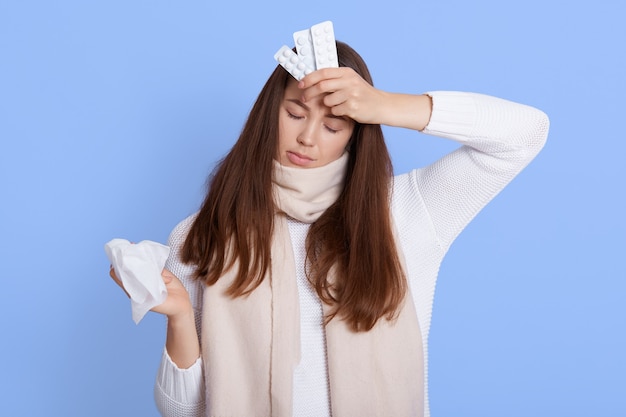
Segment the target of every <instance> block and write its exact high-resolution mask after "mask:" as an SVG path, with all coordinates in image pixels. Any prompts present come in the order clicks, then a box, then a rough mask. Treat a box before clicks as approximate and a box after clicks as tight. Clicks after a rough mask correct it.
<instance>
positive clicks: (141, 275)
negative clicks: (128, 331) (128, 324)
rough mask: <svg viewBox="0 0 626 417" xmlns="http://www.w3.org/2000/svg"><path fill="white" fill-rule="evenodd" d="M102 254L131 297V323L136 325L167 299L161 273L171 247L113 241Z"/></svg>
mask: <svg viewBox="0 0 626 417" xmlns="http://www.w3.org/2000/svg"><path fill="white" fill-rule="evenodd" d="M104 251H105V252H106V254H107V257H108V258H109V261H110V262H111V265H113V268H114V269H115V273H116V274H117V276H118V277H119V278H120V280H121V281H122V285H123V286H124V289H125V290H126V292H127V293H128V295H129V296H130V305H131V309H132V315H133V321H134V322H135V324H138V323H139V322H140V321H141V319H143V316H145V315H146V313H147V312H148V311H150V309H151V308H152V307H155V306H158V305H159V304H161V303H163V301H165V299H166V298H167V289H166V288H165V283H164V282H163V278H162V277H161V272H162V271H163V267H164V266H165V261H166V260H167V257H168V256H169V254H170V248H169V247H168V246H165V245H162V244H160V243H157V242H153V241H150V240H143V241H141V242H139V243H134V244H133V243H130V242H129V241H128V240H126V239H113V240H111V241H109V242H108V243H106V244H105V245H104Z"/></svg>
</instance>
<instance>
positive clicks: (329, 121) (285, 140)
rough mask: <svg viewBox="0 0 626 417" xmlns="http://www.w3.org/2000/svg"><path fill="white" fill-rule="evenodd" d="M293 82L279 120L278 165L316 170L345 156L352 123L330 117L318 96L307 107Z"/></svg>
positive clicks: (352, 127)
mask: <svg viewBox="0 0 626 417" xmlns="http://www.w3.org/2000/svg"><path fill="white" fill-rule="evenodd" d="M301 98H302V90H300V89H299V88H298V85H297V83H296V81H295V80H289V81H288V83H287V88H286V90H285V96H284V97H283V102H282V104H281V106H280V109H279V111H280V114H279V117H278V156H277V158H276V159H277V160H278V162H280V163H281V165H285V166H290V167H296V168H317V167H321V166H324V165H326V164H329V163H331V162H333V161H335V160H337V159H339V157H340V156H341V155H342V154H343V153H344V151H345V148H346V146H347V144H348V141H349V140H350V136H351V135H352V130H353V129H354V121H353V120H352V119H349V118H346V117H337V116H333V114H332V113H331V112H330V107H326V106H325V105H324V103H323V102H322V100H323V98H324V96H322V95H320V96H318V97H315V98H313V99H311V100H308V101H307V102H306V103H303V102H302V101H301Z"/></svg>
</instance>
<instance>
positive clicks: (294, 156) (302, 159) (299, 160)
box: [287, 151, 315, 166]
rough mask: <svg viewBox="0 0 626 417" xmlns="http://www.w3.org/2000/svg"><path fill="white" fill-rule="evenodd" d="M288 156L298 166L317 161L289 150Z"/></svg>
mask: <svg viewBox="0 0 626 417" xmlns="http://www.w3.org/2000/svg"><path fill="white" fill-rule="evenodd" d="M287 158H288V159H289V162H291V163H292V164H294V165H298V166H307V165H310V164H312V163H313V162H315V160H314V159H313V158H311V157H308V156H306V155H303V154H301V153H298V152H292V151H287Z"/></svg>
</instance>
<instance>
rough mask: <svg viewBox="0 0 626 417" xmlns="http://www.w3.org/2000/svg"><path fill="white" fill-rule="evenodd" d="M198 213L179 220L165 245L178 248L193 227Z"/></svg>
mask: <svg viewBox="0 0 626 417" xmlns="http://www.w3.org/2000/svg"><path fill="white" fill-rule="evenodd" d="M197 215H198V213H194V214H192V215H190V216H188V217H186V218H185V219H183V220H181V221H180V222H179V223H178V224H177V225H176V226H175V227H174V229H172V231H171V232H170V236H169V238H168V240H167V244H168V246H170V247H179V246H181V245H182V244H183V243H184V242H185V239H187V234H188V233H189V229H191V226H192V225H193V222H194V221H195V220H196V217H197Z"/></svg>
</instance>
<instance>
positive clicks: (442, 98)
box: [423, 91, 476, 137]
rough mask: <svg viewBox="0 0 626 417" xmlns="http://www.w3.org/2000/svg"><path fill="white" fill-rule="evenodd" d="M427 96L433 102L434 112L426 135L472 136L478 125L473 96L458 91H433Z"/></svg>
mask: <svg viewBox="0 0 626 417" xmlns="http://www.w3.org/2000/svg"><path fill="white" fill-rule="evenodd" d="M426 94H427V95H429V96H430V97H431V98H432V100H433V110H432V113H431V116H430V122H428V125H427V126H426V128H425V129H424V130H423V132H424V133H426V134H429V135H436V136H452V137H455V136H466V137H468V136H471V134H472V130H473V129H474V126H475V123H476V105H475V103H474V100H473V99H472V96H471V94H467V93H463V92H457V91H433V92H428V93H426Z"/></svg>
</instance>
